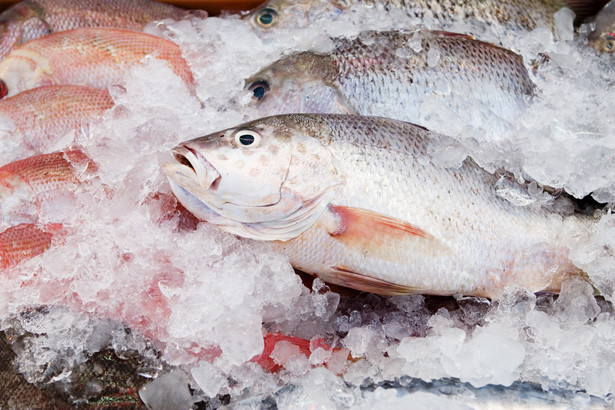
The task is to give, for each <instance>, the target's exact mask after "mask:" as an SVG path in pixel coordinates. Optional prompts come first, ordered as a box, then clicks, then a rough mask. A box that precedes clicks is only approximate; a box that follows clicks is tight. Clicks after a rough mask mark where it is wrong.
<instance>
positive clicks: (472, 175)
mask: <svg viewBox="0 0 615 410" xmlns="http://www.w3.org/2000/svg"><path fill="white" fill-rule="evenodd" d="M455 145H456V143H455V142H454V140H452V139H448V138H447V137H444V136H442V135H437V134H433V133H430V132H428V131H426V130H425V129H423V128H420V127H417V126H415V125H412V124H409V123H405V122H400V121H395V120H388V119H384V118H370V117H360V116H352V115H325V114H323V115H287V116H275V117H270V118H266V119H263V120H257V121H254V122H251V123H247V124H243V125H239V126H237V127H234V128H231V129H229V130H225V131H221V132H217V133H214V134H211V135H209V136H205V137H202V138H198V139H195V140H192V141H188V142H186V143H184V144H181V145H179V146H178V147H177V148H175V150H174V153H175V157H176V158H177V160H178V162H179V163H178V164H169V165H167V166H166V168H165V171H166V173H167V175H168V177H169V180H170V182H171V186H172V188H173V192H174V193H175V195H176V196H177V197H178V199H179V200H180V201H181V202H182V203H183V204H184V206H186V208H188V209H189V210H190V211H191V212H193V213H194V214H195V215H196V216H198V217H199V218H201V219H204V220H207V221H210V222H212V223H214V224H216V225H218V226H220V227H222V229H224V230H227V231H228V232H232V233H235V234H237V235H240V236H244V237H248V238H253V239H260V240H267V241H277V242H275V244H274V245H275V246H276V247H277V248H279V249H281V250H282V251H283V252H285V253H286V254H288V255H289V258H290V262H291V263H292V264H293V266H295V267H296V268H298V269H301V270H303V271H305V272H309V273H312V274H314V275H316V276H318V277H321V278H323V279H324V280H326V281H328V282H331V283H335V284H339V285H344V286H349V287H351V288H355V289H359V290H364V291H368V292H375V293H381V294H388V295H395V294H408V293H424V294H437V295H453V294H464V295H475V296H486V297H490V298H497V297H498V295H499V294H501V293H502V292H503V291H504V289H506V288H510V287H521V288H524V289H528V290H531V291H533V292H536V291H540V290H551V291H558V290H559V288H560V286H561V282H562V280H563V279H564V278H565V276H566V275H569V274H579V273H580V270H579V269H577V268H576V267H574V265H573V264H572V263H571V262H570V260H569V259H568V257H567V252H568V251H567V249H568V246H570V245H571V244H572V243H573V242H571V241H572V239H571V238H573V237H574V236H577V235H583V234H586V233H587V232H588V231H589V227H590V226H591V224H592V222H593V219H590V218H587V217H580V216H577V215H558V214H557V213H554V212H549V211H547V210H544V209H534V208H531V207H530V208H524V207H519V206H517V205H514V204H512V203H510V202H508V201H507V200H506V199H503V198H500V197H498V196H497V195H496V194H495V191H494V188H495V187H496V186H497V185H498V183H501V181H499V179H500V178H502V179H505V178H506V177H505V176H502V177H498V176H495V175H491V174H489V173H487V172H485V171H484V170H482V169H481V168H480V167H478V166H477V165H476V164H475V163H474V162H473V161H472V160H470V159H467V160H465V161H464V163H463V164H462V165H461V166H460V167H454V168H447V167H446V166H444V165H442V164H439V163H438V160H437V157H438V156H440V155H442V154H443V153H445V152H446V151H447V150H449V149H452V148H454V147H455ZM511 183H512V184H514V181H513V182H511ZM518 189H519V191H520V192H523V191H524V190H525V188H524V187H518Z"/></svg>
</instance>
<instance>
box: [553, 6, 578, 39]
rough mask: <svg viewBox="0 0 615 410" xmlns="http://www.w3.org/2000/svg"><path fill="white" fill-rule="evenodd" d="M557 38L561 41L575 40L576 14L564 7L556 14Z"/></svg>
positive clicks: (554, 18) (554, 17)
mask: <svg viewBox="0 0 615 410" xmlns="http://www.w3.org/2000/svg"><path fill="white" fill-rule="evenodd" d="M553 20H554V21H555V37H557V39H558V40H559V41H572V40H573V39H574V24H573V23H574V12H573V11H572V10H570V9H569V8H567V7H563V8H561V9H559V10H558V11H557V12H555V15H554V16H553Z"/></svg>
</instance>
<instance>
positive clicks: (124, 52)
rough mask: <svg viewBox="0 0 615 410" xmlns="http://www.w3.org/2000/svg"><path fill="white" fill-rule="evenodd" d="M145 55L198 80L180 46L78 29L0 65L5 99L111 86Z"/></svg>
mask: <svg viewBox="0 0 615 410" xmlns="http://www.w3.org/2000/svg"><path fill="white" fill-rule="evenodd" d="M145 57H151V58H157V59H161V60H166V61H167V62H168V63H169V66H170V68H171V69H172V70H173V72H174V73H175V74H176V75H177V76H179V77H180V78H182V79H183V80H184V81H185V82H186V83H187V84H188V85H192V84H193V82H194V79H193V77H192V72H191V71H190V68H189V67H188V64H187V63H186V61H185V60H184V59H183V57H182V53H181V50H180V48H179V46H177V45H176V44H175V43H173V42H171V41H169V40H165V39H163V38H160V37H156V36H152V35H149V34H145V33H139V32H135V31H129V30H121V29H114V28H78V29H74V30H69V31H63V32H60V33H55V34H51V35H49V36H46V37H42V38H39V39H36V40H32V41H30V42H28V43H26V44H23V45H21V46H19V47H17V48H16V49H15V50H13V51H12V52H11V53H10V54H9V55H8V56H7V57H6V58H5V59H4V60H3V61H2V62H0V80H1V82H0V97H5V96H12V95H15V94H18V93H20V92H22V91H25V90H29V89H32V88H36V87H42V86H47V85H59V84H72V85H84V86H90V87H95V88H107V87H109V86H111V85H115V84H120V83H121V81H122V78H123V76H124V74H125V72H126V71H127V70H128V69H129V68H130V67H132V66H134V65H135V64H140V62H141V60H142V59H143V58H145Z"/></svg>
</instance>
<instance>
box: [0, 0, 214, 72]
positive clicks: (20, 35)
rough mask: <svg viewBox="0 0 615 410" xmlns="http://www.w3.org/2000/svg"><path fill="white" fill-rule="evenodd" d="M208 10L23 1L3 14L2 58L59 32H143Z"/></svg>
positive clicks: (105, 0)
mask: <svg viewBox="0 0 615 410" xmlns="http://www.w3.org/2000/svg"><path fill="white" fill-rule="evenodd" d="M193 14H194V15H198V16H199V17H206V16H207V13H205V12H204V11H203V12H195V11H187V10H183V9H180V8H177V7H174V6H171V5H169V4H164V3H159V2H156V1H151V0H131V1H124V0H22V1H20V2H19V3H17V4H15V5H13V6H11V7H9V8H8V9H7V10H6V11H4V12H3V13H2V14H0V33H2V34H1V35H0V60H2V59H3V58H4V57H6V56H7V55H8V54H9V53H10V52H11V50H13V49H14V48H15V47H16V46H18V45H20V44H23V43H26V42H28V41H30V40H34V39H35V38H39V37H43V36H46V35H49V34H51V33H55V32H58V31H65V30H71V29H74V28H79V27H115V28H123V29H126V30H134V31H142V30H143V27H144V26H145V25H146V24H147V23H149V22H151V21H156V20H163V19H174V20H181V19H184V18H187V17H189V16H190V15H193Z"/></svg>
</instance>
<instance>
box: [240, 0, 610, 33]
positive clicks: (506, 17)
mask: <svg viewBox="0 0 615 410" xmlns="http://www.w3.org/2000/svg"><path fill="white" fill-rule="evenodd" d="M604 4H605V1H604V0H596V1H585V2H575V1H559V0H505V1H479V0H470V1H441V0H435V1H424V0H419V1H413V0H393V1H381V0H338V1H332V0H299V1H292V0H269V1H268V2H266V3H265V4H263V5H262V6H261V7H259V8H257V9H255V10H253V11H252V12H251V13H250V14H248V15H247V17H246V18H249V19H250V21H251V22H252V23H253V24H254V26H255V27H257V28H258V29H259V30H269V29H271V28H276V27H277V28H280V27H289V26H300V27H307V26H308V25H309V24H313V23H314V22H315V21H318V20H325V19H328V20H335V19H336V18H338V17H339V16H340V15H343V14H346V13H349V12H352V10H353V8H355V7H356V8H370V9H379V8H380V9H382V10H383V11H385V12H386V13H388V14H390V15H395V14H397V13H402V14H405V15H406V16H408V17H409V18H411V19H414V20H415V21H416V22H417V23H425V22H427V23H428V24H430V25H434V26H435V27H438V28H443V27H450V26H451V25H452V24H453V23H458V22H461V21H463V22H467V23H470V24H471V25H474V26H476V25H482V26H490V25H502V26H506V27H509V28H512V29H513V30H523V31H530V30H533V29H535V28H537V27H541V26H542V27H549V28H551V29H553V28H554V26H555V22H554V18H553V15H554V14H555V13H556V12H557V11H558V10H559V9H561V8H563V7H569V8H571V9H572V10H573V11H574V12H575V14H576V17H577V19H579V20H582V19H584V18H585V17H588V16H591V15H593V14H594V13H595V12H597V11H598V10H599V9H600V7H602V6H603V5H604Z"/></svg>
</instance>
